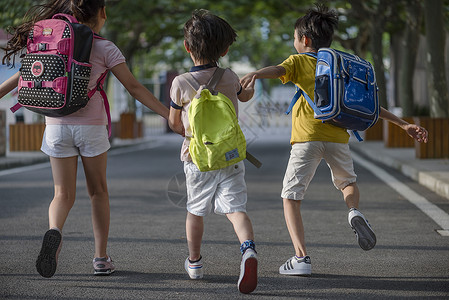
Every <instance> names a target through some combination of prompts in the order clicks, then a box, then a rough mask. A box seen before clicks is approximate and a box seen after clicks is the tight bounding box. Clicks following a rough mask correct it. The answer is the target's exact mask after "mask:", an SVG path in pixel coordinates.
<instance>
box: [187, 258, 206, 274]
mask: <svg viewBox="0 0 449 300" xmlns="http://www.w3.org/2000/svg"><path fill="white" fill-rule="evenodd" d="M184 267H185V268H186V272H187V274H189V276H190V278H191V279H201V278H203V259H202V258H200V260H198V261H196V262H193V263H191V262H190V261H189V258H188V257H187V258H186V262H185V263H184Z"/></svg>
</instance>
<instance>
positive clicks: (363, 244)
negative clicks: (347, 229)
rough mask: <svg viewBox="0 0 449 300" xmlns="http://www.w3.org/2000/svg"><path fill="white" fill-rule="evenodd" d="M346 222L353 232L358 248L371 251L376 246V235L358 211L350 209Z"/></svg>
mask: <svg viewBox="0 0 449 300" xmlns="http://www.w3.org/2000/svg"><path fill="white" fill-rule="evenodd" d="M348 222H349V225H351V228H352V230H354V233H355V235H356V237H357V242H358V243H359V245H360V248H362V249H363V250H365V251H368V250H371V249H373V248H374V246H375V245H376V235H375V234H374V231H373V229H372V228H371V226H370V224H369V223H368V220H367V219H365V217H364V216H363V214H362V213H361V212H360V211H359V210H357V209H355V208H351V209H350V210H349V214H348Z"/></svg>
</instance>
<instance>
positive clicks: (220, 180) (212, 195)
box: [169, 10, 257, 293]
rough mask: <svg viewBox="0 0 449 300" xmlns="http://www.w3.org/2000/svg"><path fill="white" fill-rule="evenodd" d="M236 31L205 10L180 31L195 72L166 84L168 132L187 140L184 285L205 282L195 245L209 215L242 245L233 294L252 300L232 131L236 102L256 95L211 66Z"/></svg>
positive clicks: (251, 261) (240, 170)
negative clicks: (221, 219)
mask: <svg viewBox="0 0 449 300" xmlns="http://www.w3.org/2000/svg"><path fill="white" fill-rule="evenodd" d="M236 36H237V35H236V33H235V31H234V29H233V28H232V27H231V26H230V25H229V24H228V23H227V22H226V21H225V20H223V19H221V18H219V17H217V16H215V15H213V14H211V13H209V12H208V11H205V10H199V11H195V12H194V13H193V15H192V18H191V19H190V20H188V21H187V22H186V24H185V25H184V38H185V40H184V46H185V48H186V50H187V52H188V53H189V54H190V56H191V58H192V61H193V62H194V67H192V68H191V69H190V72H187V73H185V74H182V75H179V76H177V77H176V78H175V79H174V80H173V83H172V87H171V90H170V96H171V99H172V103H171V108H170V117H169V125H170V127H171V128H172V130H173V131H175V132H177V133H179V134H181V135H183V136H185V140H184V142H183V145H182V149H181V161H183V162H184V172H185V175H186V185H187V211H188V212H187V220H186V235H187V244H188V248H189V257H188V258H187V259H186V261H185V269H186V272H187V273H188V275H189V276H190V278H192V279H200V278H202V277H203V261H202V257H201V251H200V249H201V240H202V236H203V231H204V224H203V217H204V216H206V215H207V214H209V213H210V212H211V210H212V206H213V205H212V201H214V204H215V210H214V211H215V213H217V214H223V215H226V217H227V218H228V219H229V220H230V221H231V223H232V225H233V226H234V230H235V232H236V234H237V237H238V239H239V241H240V244H241V246H240V251H241V253H242V261H241V265H240V277H239V280H238V288H239V291H240V292H242V293H250V292H252V291H253V290H254V289H255V288H256V286H257V254H256V251H255V244H254V232H253V228H252V224H251V221H250V219H249V217H248V215H247V214H246V201H247V191H246V183H245V179H244V175H245V166H244V164H243V161H242V160H243V159H244V158H245V154H246V144H245V140H244V136H243V133H242V132H241V129H240V127H239V125H238V120H237V115H238V101H239V100H240V101H243V102H245V101H248V100H250V99H251V98H252V96H253V94H254V80H253V81H252V83H250V84H248V85H247V87H246V88H242V86H241V85H240V82H239V78H238V76H237V75H236V74H235V73H234V72H233V71H232V70H230V69H221V68H219V67H218V65H217V63H218V60H219V58H220V57H222V56H224V55H226V53H227V52H228V49H229V46H230V45H231V44H232V43H233V42H234V41H235V38H236Z"/></svg>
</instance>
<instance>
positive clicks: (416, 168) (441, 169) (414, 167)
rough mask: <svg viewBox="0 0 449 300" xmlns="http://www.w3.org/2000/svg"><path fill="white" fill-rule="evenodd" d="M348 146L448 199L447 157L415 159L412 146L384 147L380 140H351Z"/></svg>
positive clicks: (448, 171) (448, 168) (448, 170)
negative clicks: (360, 141)
mask: <svg viewBox="0 0 449 300" xmlns="http://www.w3.org/2000/svg"><path fill="white" fill-rule="evenodd" d="M350 147H351V150H353V151H355V152H357V153H360V154H362V155H365V156H367V157H369V158H370V159H372V160H374V161H376V162H380V163H382V164H384V165H386V166H388V167H391V168H394V169H397V170H399V171H400V172H401V173H402V174H404V175H405V176H407V177H410V178H412V179H413V180H415V181H417V182H419V184H421V185H423V186H425V187H427V188H428V189H430V190H431V191H433V192H435V193H436V194H438V195H440V196H442V197H444V198H446V199H448V200H449V159H417V158H415V149H414V148H386V147H384V143H383V142H382V141H364V142H362V143H359V142H351V143H350Z"/></svg>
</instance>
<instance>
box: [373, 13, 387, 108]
mask: <svg viewBox="0 0 449 300" xmlns="http://www.w3.org/2000/svg"><path fill="white" fill-rule="evenodd" d="M383 32H384V23H383V22H382V21H376V19H375V18H373V23H372V27H371V53H372V55H373V61H374V69H375V70H376V79H377V86H378V87H379V102H380V105H381V106H383V107H385V108H388V104H387V88H386V80H385V67H384V62H383V51H382V50H383V47H382V34H383Z"/></svg>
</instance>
